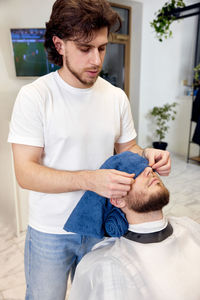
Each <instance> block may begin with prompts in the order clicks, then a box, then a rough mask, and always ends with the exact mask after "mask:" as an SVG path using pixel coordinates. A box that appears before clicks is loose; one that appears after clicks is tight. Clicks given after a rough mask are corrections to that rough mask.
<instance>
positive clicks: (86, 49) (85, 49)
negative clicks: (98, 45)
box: [80, 48, 90, 52]
mask: <svg viewBox="0 0 200 300" xmlns="http://www.w3.org/2000/svg"><path fill="white" fill-rule="evenodd" d="M89 49H90V48H80V50H81V51H82V52H88V51H89Z"/></svg>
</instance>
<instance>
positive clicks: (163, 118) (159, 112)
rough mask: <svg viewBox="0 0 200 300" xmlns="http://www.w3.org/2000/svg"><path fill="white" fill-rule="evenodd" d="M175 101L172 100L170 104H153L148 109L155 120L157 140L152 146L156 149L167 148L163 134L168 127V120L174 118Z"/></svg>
mask: <svg viewBox="0 0 200 300" xmlns="http://www.w3.org/2000/svg"><path fill="white" fill-rule="evenodd" d="M176 105H177V103H176V102H173V103H171V104H168V103H166V104H164V105H163V106H154V107H153V109H152V110H151V111H150V115H151V116H153V117H154V118H155V121H156V126H157V128H156V136H157V137H158V141H157V142H153V147H154V148H157V149H162V150H165V149H166V148H167V145H168V144H167V143H166V142H163V140H164V139H165V135H166V133H167V132H168V129H169V121H170V120H175V115H176V110H175V107H176Z"/></svg>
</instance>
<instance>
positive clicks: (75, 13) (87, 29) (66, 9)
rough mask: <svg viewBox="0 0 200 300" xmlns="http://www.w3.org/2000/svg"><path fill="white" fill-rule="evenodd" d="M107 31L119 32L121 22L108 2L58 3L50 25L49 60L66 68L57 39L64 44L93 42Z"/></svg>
mask: <svg viewBox="0 0 200 300" xmlns="http://www.w3.org/2000/svg"><path fill="white" fill-rule="evenodd" d="M103 27H107V28H108V33H109V32H110V29H111V27H113V28H116V30H115V31H118V30H119V29H120V27H121V19H120V16H119V14H118V13H117V12H115V11H114V10H113V9H112V8H111V6H110V4H109V3H108V2H107V1H106V0H57V1H56V2H55V3H54V5H53V9H52V13H51V16H50V20H49V22H47V23H46V33H45V42H44V46H45V48H46V51H47V54H48V59H49V61H51V62H52V63H54V64H56V65H58V66H62V65H63V61H62V55H60V54H59V53H58V52H57V50H56V48H55V46H54V43H53V41H52V38H53V36H57V37H59V38H60V39H64V40H74V41H75V40H82V39H83V40H85V41H87V42H89V41H91V40H92V38H93V33H94V31H96V30H99V29H101V28H103Z"/></svg>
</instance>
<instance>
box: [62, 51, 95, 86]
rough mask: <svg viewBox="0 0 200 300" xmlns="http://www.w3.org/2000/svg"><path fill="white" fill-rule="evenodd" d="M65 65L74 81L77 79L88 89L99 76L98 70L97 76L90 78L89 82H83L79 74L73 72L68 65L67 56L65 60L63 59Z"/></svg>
mask: <svg viewBox="0 0 200 300" xmlns="http://www.w3.org/2000/svg"><path fill="white" fill-rule="evenodd" d="M65 65H66V66H67V68H68V70H69V71H70V72H71V73H72V75H74V77H76V79H78V80H79V81H80V82H81V83H82V84H83V85H85V86H88V87H90V86H91V85H93V84H94V83H95V82H96V80H97V78H98V76H99V73H100V70H99V72H98V74H97V76H96V77H94V78H91V79H90V80H84V79H83V78H81V74H80V73H78V72H76V71H75V70H73V68H72V66H71V65H70V62H69V59H68V57H67V56H66V59H65Z"/></svg>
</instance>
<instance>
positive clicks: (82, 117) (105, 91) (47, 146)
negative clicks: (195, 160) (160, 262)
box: [8, 0, 170, 300]
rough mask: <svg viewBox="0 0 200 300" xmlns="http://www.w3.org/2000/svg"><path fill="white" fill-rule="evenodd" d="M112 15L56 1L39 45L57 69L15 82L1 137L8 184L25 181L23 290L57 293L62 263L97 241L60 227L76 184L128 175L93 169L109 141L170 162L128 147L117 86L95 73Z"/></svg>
mask: <svg viewBox="0 0 200 300" xmlns="http://www.w3.org/2000/svg"><path fill="white" fill-rule="evenodd" d="M117 23H119V24H120V18H119V16H118V14H117V13H116V12H114V11H113V10H112V9H111V7H110V5H109V3H108V2H107V1H106V0H57V1H56V2H55V4H54V5H53V9H52V14H51V17H50V20H49V22H47V23H46V34H45V47H46V50H47V52H48V57H49V60H50V61H52V62H53V63H55V64H57V65H59V66H60V67H61V68H60V70H59V71H57V72H53V73H50V74H48V75H45V76H43V77H41V78H39V79H37V80H36V81H34V82H33V83H31V84H28V85H26V86H24V87H23V88H22V89H21V90H20V92H19V94H18V97H17V100H16V103H15V106H14V110H13V115H12V121H11V127H10V134H9V139H8V141H9V142H11V143H12V147H13V154H14V164H15V172H16V177H17V180H18V183H19V184H20V185H21V186H22V187H23V188H25V189H29V190H31V192H30V199H29V227H28V232H27V238H26V246H25V272H26V282H27V291H26V299H37V300H40V299H42V300H50V299H53V300H55V299H57V300H60V299H64V298H65V293H66V285H67V278H68V274H69V271H70V270H71V269H75V267H76V264H77V263H78V262H79V260H80V259H81V258H82V256H83V255H84V254H85V253H87V252H88V251H89V250H90V249H91V247H92V246H93V245H94V244H95V243H96V242H97V240H95V239H91V238H86V237H83V236H80V235H75V234H70V233H69V234H66V232H65V231H64V230H63V225H64V223H65V222H66V219H67V217H68V216H69V215H70V213H71V211H72V210H73V208H74V207H75V206H76V204H77V202H78V201H79V199H80V198H81V196H82V194H83V192H84V190H91V191H95V192H96V193H98V194H100V195H102V196H105V197H109V198H111V197H117V198H120V197H123V196H125V195H126V194H127V192H128V191H129V190H130V186H131V184H132V183H133V179H132V177H133V176H132V174H127V173H124V172H119V171H116V170H98V168H99V166H100V165H101V164H102V163H103V162H104V161H105V160H106V159H107V158H108V157H109V156H111V155H112V154H113V150H114V148H115V150H116V152H117V153H120V152H123V151H125V150H130V151H133V152H137V153H139V154H140V155H144V156H145V157H146V158H147V159H148V160H149V163H150V165H152V166H153V167H154V168H155V169H156V170H157V171H158V172H159V173H160V174H161V175H168V173H169V171H170V157H169V153H168V152H166V151H160V150H155V149H150V148H147V149H145V150H143V149H141V148H140V147H139V146H137V144H136V141H135V137H136V132H135V129H134V124H133V120H132V116H131V110H130V105H129V101H128V99H127V97H126V95H125V93H124V92H123V91H122V90H120V89H119V88H116V87H114V86H112V85H111V84H110V83H108V82H106V81H105V80H103V79H102V78H100V77H99V72H100V70H101V68H102V64H103V60H104V56H105V53H106V45H107V43H108V35H109V31H110V28H111V27H112V26H114V25H116V24H117Z"/></svg>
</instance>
